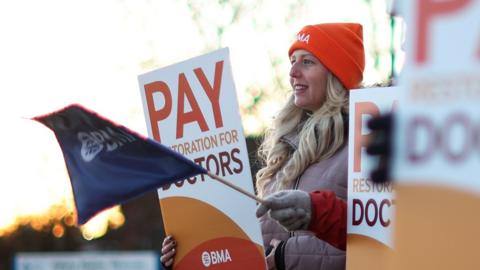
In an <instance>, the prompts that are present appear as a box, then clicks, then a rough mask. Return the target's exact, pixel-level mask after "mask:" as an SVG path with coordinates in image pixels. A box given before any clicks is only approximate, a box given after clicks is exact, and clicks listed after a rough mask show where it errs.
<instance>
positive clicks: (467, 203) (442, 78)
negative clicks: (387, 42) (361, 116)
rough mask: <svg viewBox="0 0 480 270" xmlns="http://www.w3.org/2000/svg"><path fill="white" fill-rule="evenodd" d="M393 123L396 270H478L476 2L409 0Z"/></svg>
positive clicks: (403, 10)
mask: <svg viewBox="0 0 480 270" xmlns="http://www.w3.org/2000/svg"><path fill="white" fill-rule="evenodd" d="M399 7H400V10H399V13H400V15H401V16H402V17H403V18H404V19H405V23H406V26H407V38H406V43H405V48H406V55H407V59H406V65H405V67H404V70H403V72H402V76H401V78H400V80H399V84H400V85H401V86H402V88H404V89H405V91H404V92H403V95H402V97H401V99H400V104H399V107H398V110H397V114H396V118H395V145H394V153H395V155H394V160H393V172H392V173H393V178H394V179H395V181H396V182H397V185H396V198H397V205H396V211H397V215H396V218H395V223H396V224H395V234H394V235H395V238H394V239H395V256H394V260H393V261H394V269H479V268H480V262H479V261H478V260H477V259H476V255H477V253H478V252H477V249H478V248H477V246H478V243H480V233H479V232H478V227H479V226H480V218H479V217H478V215H477V212H478V209H479V208H480V181H479V174H478V168H480V155H479V153H480V150H479V149H480V140H479V138H480V106H479V104H480V2H479V1H474V0H447V1H433V0H428V1H427V0H411V1H405V2H403V1H402V3H401V5H399Z"/></svg>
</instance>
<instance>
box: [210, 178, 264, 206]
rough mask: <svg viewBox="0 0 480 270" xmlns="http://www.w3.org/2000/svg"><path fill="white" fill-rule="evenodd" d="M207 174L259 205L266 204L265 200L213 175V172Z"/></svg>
mask: <svg viewBox="0 0 480 270" xmlns="http://www.w3.org/2000/svg"><path fill="white" fill-rule="evenodd" d="M207 174H208V176H210V177H211V178H213V179H215V180H217V181H219V182H220V183H222V184H224V185H227V186H229V187H231V188H233V189H235V190H236V191H238V192H240V193H242V194H243V195H246V196H248V197H250V198H252V199H254V200H255V201H257V202H259V203H264V202H265V201H264V200H262V199H260V198H259V197H257V196H255V195H253V194H252V193H250V192H248V191H246V190H244V189H242V188H240V187H238V186H236V185H234V184H232V183H230V182H228V181H227V180H225V179H223V178H221V177H220V176H217V175H215V174H213V173H211V172H207Z"/></svg>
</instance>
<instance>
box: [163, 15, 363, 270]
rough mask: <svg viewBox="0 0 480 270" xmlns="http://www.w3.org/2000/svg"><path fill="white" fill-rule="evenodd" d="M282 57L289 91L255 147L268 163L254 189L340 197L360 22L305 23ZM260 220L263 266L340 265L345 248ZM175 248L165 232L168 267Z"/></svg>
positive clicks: (359, 70) (359, 74) (359, 63)
mask: <svg viewBox="0 0 480 270" xmlns="http://www.w3.org/2000/svg"><path fill="white" fill-rule="evenodd" d="M288 55H289V57H290V61H291V64H292V65H291V69H290V85H291V87H292V89H293V94H292V96H291V97H290V98H289V100H288V101H287V103H286V105H285V106H284V107H283V108H282V110H281V111H280V112H279V114H278V116H277V117H276V118H275V120H274V122H273V127H272V128H271V129H270V130H268V131H267V133H266V136H265V140H264V142H263V143H262V145H261V146H260V149H259V154H260V157H261V158H262V159H263V160H264V161H265V164H266V166H265V167H264V168H262V169H261V170H259V172H258V173H257V191H258V194H259V196H260V197H268V196H269V195H271V194H274V193H275V192H278V191H281V190H289V189H298V190H303V191H306V192H313V191H317V190H321V192H325V194H334V195H335V196H327V197H329V198H333V199H337V198H339V199H343V200H346V196H347V164H348V160H347V158H348V149H347V148H348V147H347V144H346V143H347V141H348V140H347V131H348V125H347V119H348V115H347V114H348V96H349V93H348V90H349V89H353V88H356V87H358V86H359V85H360V83H361V81H362V78H363V70H364V66H365V63H364V49H363V34H362V26H361V25H360V24H354V23H329V24H318V25H307V26H305V27H304V28H303V29H302V30H301V31H300V32H299V33H298V34H297V39H296V40H295V42H294V43H293V44H292V46H291V47H290V49H289V51H288ZM339 218H343V217H339ZM260 222H261V226H262V235H263V240H264V246H265V249H266V251H267V264H268V267H269V269H344V268H345V251H343V250H341V249H338V248H335V247H334V246H332V245H330V244H328V243H327V242H325V241H324V240H321V239H320V238H318V237H317V236H316V235H315V234H314V233H312V232H309V231H306V230H296V231H290V232H287V231H285V229H284V228H283V227H282V226H281V225H280V224H279V223H277V222H276V221H275V220H274V219H272V218H270V217H269V215H263V216H262V217H260ZM307 227H308V224H307V226H303V227H302V229H306V228H307ZM174 247H175V245H174V241H173V240H172V239H171V238H166V240H165V241H164V245H163V248H162V254H163V255H162V257H161V261H162V263H163V264H164V265H166V266H169V265H171V264H172V263H173V256H174V254H175V249H174Z"/></svg>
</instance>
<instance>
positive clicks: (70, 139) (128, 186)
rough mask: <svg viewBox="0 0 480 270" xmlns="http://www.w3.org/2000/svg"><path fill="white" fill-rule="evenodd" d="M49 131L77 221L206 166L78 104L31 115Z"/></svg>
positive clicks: (84, 219)
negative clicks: (64, 169)
mask: <svg viewBox="0 0 480 270" xmlns="http://www.w3.org/2000/svg"><path fill="white" fill-rule="evenodd" d="M33 120H36V121H39V122H40V123H42V124H44V125H46V126H47V127H48V128H50V129H51V130H53V132H54V133H55V136H56V138H57V141H58V143H59V144H60V147H61V149H62V152H63V157H64V159H65V163H66V166H67V170H68V174H69V176H70V181H71V184H72V189H73V195H74V199H75V207H76V209H77V220H78V221H77V222H78V224H84V223H85V222H87V221H88V220H89V219H90V218H92V217H93V216H95V215H96V214H97V213H99V212H100V211H102V210H104V209H106V208H109V207H112V206H114V205H117V204H122V203H124V202H125V201H127V200H129V199H131V198H133V197H136V196H139V195H141V194H143V193H145V192H147V191H149V190H152V189H157V188H159V187H161V186H163V185H166V184H171V183H173V182H175V181H178V180H183V179H186V178H189V177H192V176H194V175H198V174H206V173H207V170H205V169H204V168H202V167H201V166H199V165H197V164H196V163H194V162H193V161H191V160H189V159H188V158H186V157H184V156H182V155H181V154H179V153H177V152H174V151H173V150H171V149H170V148H168V147H166V146H164V145H162V144H160V143H158V142H156V141H154V140H152V139H149V138H147V137H144V136H142V135H140V134H137V133H136V132H133V131H131V130H129V129H127V128H126V127H124V126H121V125H117V124H115V123H113V122H112V121H110V120H108V119H106V118H104V117H101V116H99V115H98V114H96V113H95V112H92V111H90V110H87V109H85V108H83V107H82V106H80V105H76V104H75V105H70V106H68V107H65V108H64V109H61V110H59V111H56V112H53V113H50V114H48V115H44V116H37V117H34V118H33Z"/></svg>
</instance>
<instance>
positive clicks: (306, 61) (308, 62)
mask: <svg viewBox="0 0 480 270" xmlns="http://www.w3.org/2000/svg"><path fill="white" fill-rule="evenodd" d="M303 64H306V65H309V64H313V61H312V60H310V59H303Z"/></svg>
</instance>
